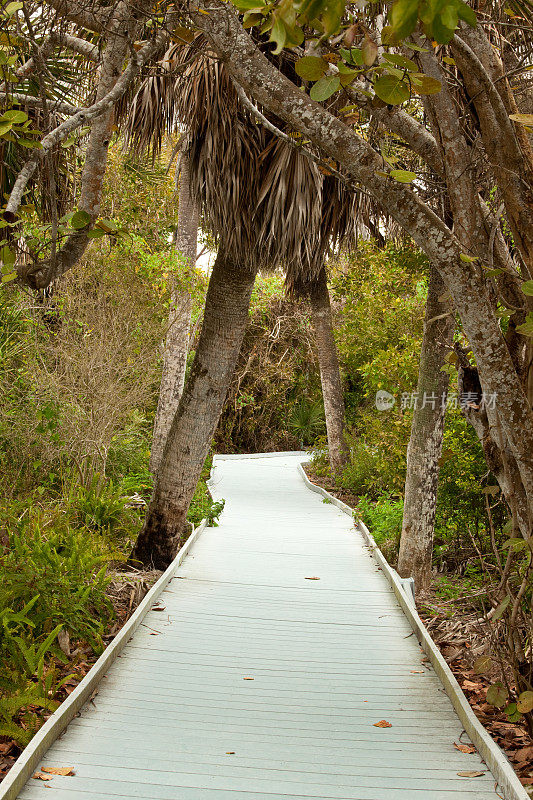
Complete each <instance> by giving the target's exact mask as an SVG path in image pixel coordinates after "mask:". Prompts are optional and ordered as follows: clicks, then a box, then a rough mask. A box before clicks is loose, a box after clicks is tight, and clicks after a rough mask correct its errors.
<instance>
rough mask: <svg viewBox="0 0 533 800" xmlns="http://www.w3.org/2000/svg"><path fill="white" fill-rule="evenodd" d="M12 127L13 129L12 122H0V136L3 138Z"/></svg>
mask: <svg viewBox="0 0 533 800" xmlns="http://www.w3.org/2000/svg"><path fill="white" fill-rule="evenodd" d="M12 127H13V123H12V122H2V121H0V136H4V135H5V134H6V133H9V131H10V130H11V128H12Z"/></svg>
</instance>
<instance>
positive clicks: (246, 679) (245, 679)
mask: <svg viewBox="0 0 533 800" xmlns="http://www.w3.org/2000/svg"><path fill="white" fill-rule="evenodd" d="M253 680H254V679H253V678H243V681H253Z"/></svg>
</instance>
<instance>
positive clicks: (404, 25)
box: [389, 0, 418, 39]
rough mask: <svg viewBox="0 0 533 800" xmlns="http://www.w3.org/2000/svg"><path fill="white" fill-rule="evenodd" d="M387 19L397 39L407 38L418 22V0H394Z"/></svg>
mask: <svg viewBox="0 0 533 800" xmlns="http://www.w3.org/2000/svg"><path fill="white" fill-rule="evenodd" d="M389 19H390V23H391V27H392V29H393V32H394V35H395V36H396V37H397V38H398V39H405V38H407V36H409V34H411V33H412V32H413V31H414V29H415V28H416V23H417V22H418V0H396V2H395V3H394V4H393V6H392V8H391V10H390V12H389Z"/></svg>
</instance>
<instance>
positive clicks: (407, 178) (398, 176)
mask: <svg viewBox="0 0 533 800" xmlns="http://www.w3.org/2000/svg"><path fill="white" fill-rule="evenodd" d="M389 175H390V176H391V178H394V180H395V181H398V182H399V183H411V182H412V181H414V179H415V178H416V172H409V171H408V170H406V169H392V170H391V171H390V172H389Z"/></svg>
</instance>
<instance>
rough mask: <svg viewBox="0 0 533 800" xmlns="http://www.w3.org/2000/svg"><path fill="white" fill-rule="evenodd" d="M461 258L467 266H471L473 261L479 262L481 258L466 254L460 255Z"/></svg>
mask: <svg viewBox="0 0 533 800" xmlns="http://www.w3.org/2000/svg"><path fill="white" fill-rule="evenodd" d="M459 258H460V259H461V261H464V262H465V263H466V264H471V263H472V261H477V260H478V259H479V256H469V255H467V254H466V253H459Z"/></svg>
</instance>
